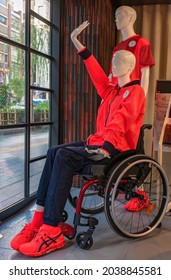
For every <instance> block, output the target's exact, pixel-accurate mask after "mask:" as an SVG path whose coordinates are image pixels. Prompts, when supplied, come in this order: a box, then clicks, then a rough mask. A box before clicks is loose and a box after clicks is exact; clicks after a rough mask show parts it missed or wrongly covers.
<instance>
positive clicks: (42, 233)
mask: <svg viewBox="0 0 171 280" xmlns="http://www.w3.org/2000/svg"><path fill="white" fill-rule="evenodd" d="M64 245H65V240H64V236H63V234H62V231H61V229H60V228H59V227H53V226H49V225H45V224H43V225H42V227H40V229H39V231H38V233H37V234H36V236H35V237H34V238H33V239H32V241H31V242H29V243H26V244H23V245H21V246H20V248H19V250H20V252H21V253H22V254H24V255H27V256H32V257H39V256H42V255H44V254H46V253H49V252H50V251H54V250H56V249H59V248H62V247H63V246H64Z"/></svg>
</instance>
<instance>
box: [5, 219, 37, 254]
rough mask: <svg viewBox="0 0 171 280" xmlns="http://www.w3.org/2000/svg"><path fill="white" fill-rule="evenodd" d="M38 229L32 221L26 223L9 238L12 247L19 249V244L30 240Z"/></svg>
mask: <svg viewBox="0 0 171 280" xmlns="http://www.w3.org/2000/svg"><path fill="white" fill-rule="evenodd" d="M38 230H39V229H38V228H36V227H34V226H33V225H32V223H28V224H26V225H25V226H24V228H23V229H22V230H21V231H20V232H19V233H18V234H17V235H16V236H15V237H14V238H13V239H12V240H11V243H10V246H11V248H12V249H14V250H16V251H19V247H20V245H22V244H24V243H28V242H30V241H31V240H32V239H33V237H34V236H35V234H36V233H37V231H38Z"/></svg>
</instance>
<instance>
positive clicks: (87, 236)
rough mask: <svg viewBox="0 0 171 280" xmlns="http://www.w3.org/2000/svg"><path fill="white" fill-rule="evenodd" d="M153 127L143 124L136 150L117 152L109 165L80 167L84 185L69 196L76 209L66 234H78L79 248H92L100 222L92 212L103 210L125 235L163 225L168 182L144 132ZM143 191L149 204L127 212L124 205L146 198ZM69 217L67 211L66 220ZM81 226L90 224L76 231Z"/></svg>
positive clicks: (144, 232)
mask: <svg viewBox="0 0 171 280" xmlns="http://www.w3.org/2000/svg"><path fill="white" fill-rule="evenodd" d="M151 127H152V126H151V125H149V124H145V125H143V126H142V127H141V130H140V136H139V139H138V143H137V147H136V150H128V151H125V152H122V153H120V154H118V155H117V156H115V157H114V158H111V159H110V160H109V162H108V164H107V165H102V164H97V163H93V164H91V165H87V166H85V167H84V168H83V169H82V170H80V172H79V174H78V175H79V176H81V178H82V180H83V181H84V183H83V186H82V187H80V188H74V189H73V188H71V192H70V195H69V201H70V203H71V204H72V206H73V207H75V209H76V210H75V217H74V222H73V224H74V227H73V230H68V232H67V229H66V231H65V233H64V235H65V236H66V237H68V238H69V239H73V238H75V237H76V242H77V244H78V246H79V247H80V248H82V249H86V250H87V249H89V248H91V247H92V245H93V237H92V235H93V232H94V230H95V228H96V226H97V224H98V220H97V218H95V217H94V216H93V215H94V214H97V213H100V212H102V211H104V212H105V216H106V219H107V222H108V224H109V226H110V228H111V229H112V230H113V231H114V232H116V233H118V234H119V235H121V236H122V237H126V238H140V237H144V236H146V235H148V234H150V233H151V232H152V231H154V230H155V229H156V228H158V227H161V221H162V219H163V217H164V215H165V213H166V209H167V205H168V202H169V183H168V179H167V176H166V174H165V172H164V170H163V168H162V167H161V166H160V165H159V164H158V162H156V161H155V160H154V159H153V158H152V157H149V156H146V155H145V151H144V131H145V129H151ZM142 191H143V192H142ZM144 192H145V194H146V195H147V197H148V201H149V203H148V206H146V207H144V208H143V209H141V210H140V211H128V210H127V209H126V207H125V205H126V204H127V203H128V202H129V201H130V200H131V199H133V198H134V199H136V198H137V199H140V200H143V199H144V195H143V193H144ZM64 212H65V211H64ZM85 214H89V215H88V216H87V215H85ZM66 219H67V213H66V212H65V213H64V215H63V221H66ZM82 220H84V221H86V222H84V223H83V222H82ZM78 226H87V227H88V230H87V231H83V232H81V233H78V234H77V228H78Z"/></svg>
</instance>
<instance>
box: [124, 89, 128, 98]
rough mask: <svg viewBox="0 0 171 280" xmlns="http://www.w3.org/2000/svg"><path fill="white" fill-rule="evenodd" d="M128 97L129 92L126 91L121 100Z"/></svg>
mask: <svg viewBox="0 0 171 280" xmlns="http://www.w3.org/2000/svg"><path fill="white" fill-rule="evenodd" d="M128 95H129V90H126V91H125V92H124V94H123V98H126V97H127V96H128Z"/></svg>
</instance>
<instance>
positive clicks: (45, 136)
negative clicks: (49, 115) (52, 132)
mask: <svg viewBox="0 0 171 280" xmlns="http://www.w3.org/2000/svg"><path fill="white" fill-rule="evenodd" d="M48 147H49V126H43V125H42V126H33V127H32V128H31V131H30V158H31V159H33V158H35V157H38V156H42V155H46V153H47V150H48Z"/></svg>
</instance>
